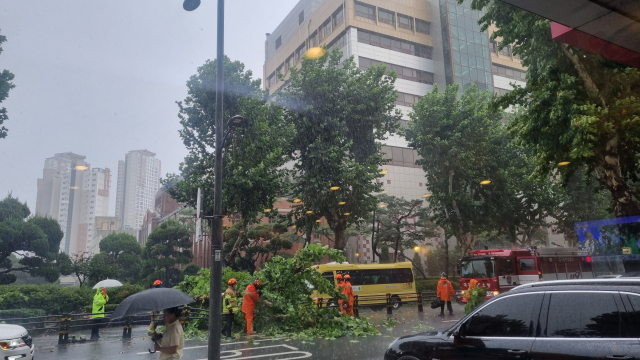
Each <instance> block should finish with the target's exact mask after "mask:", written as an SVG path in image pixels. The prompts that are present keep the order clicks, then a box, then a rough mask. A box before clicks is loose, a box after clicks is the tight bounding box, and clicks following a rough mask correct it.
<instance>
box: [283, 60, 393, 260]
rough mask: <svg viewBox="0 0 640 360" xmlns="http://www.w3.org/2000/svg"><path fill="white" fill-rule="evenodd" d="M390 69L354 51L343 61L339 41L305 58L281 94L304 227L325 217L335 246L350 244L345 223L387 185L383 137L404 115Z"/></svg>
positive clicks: (358, 216)
mask: <svg viewBox="0 0 640 360" xmlns="http://www.w3.org/2000/svg"><path fill="white" fill-rule="evenodd" d="M385 71H386V70H385V67H384V66H383V65H381V66H372V67H370V68H369V69H367V70H366V71H363V70H361V69H359V68H358V67H357V66H356V64H355V62H354V60H353V58H347V59H346V60H344V61H342V52H341V51H340V50H339V49H337V48H334V50H333V51H332V52H327V53H325V54H324V55H323V56H322V57H320V58H318V59H308V58H305V59H303V60H302V66H301V68H300V69H297V68H292V69H291V76H290V78H289V83H288V85H287V86H285V87H283V88H282V89H281V90H279V91H277V92H276V93H275V95H274V101H276V102H277V103H278V104H280V105H281V106H283V107H284V108H285V109H286V110H285V121H286V123H287V124H291V125H293V126H294V127H295V129H296V132H295V135H294V136H293V138H292V141H291V156H292V158H293V160H294V161H295V163H294V165H293V176H292V179H293V180H292V181H293V191H292V200H293V199H301V200H302V201H301V202H299V203H298V204H297V205H295V206H294V213H293V215H294V216H295V218H296V225H297V228H298V229H304V231H305V232H306V233H307V234H309V233H311V232H312V229H313V227H314V226H316V225H315V224H316V220H318V219H320V218H322V217H324V218H325V219H326V220H327V223H328V225H329V227H330V228H331V230H332V231H333V232H334V234H335V243H334V247H335V248H336V249H340V250H342V249H344V248H345V246H346V236H345V231H346V229H347V228H348V227H349V226H350V225H351V224H354V223H358V222H362V219H363V218H364V217H366V216H367V215H369V214H371V212H372V211H373V210H374V209H375V207H376V206H377V202H376V199H375V195H374V194H375V193H376V192H379V191H380V185H379V184H376V183H375V181H374V180H375V179H376V178H378V177H380V176H381V175H380V174H379V173H380V167H381V165H382V164H384V162H385V161H384V159H383V157H382V155H381V154H380V145H379V144H378V143H377V141H378V140H382V139H384V138H385V134H387V133H392V132H394V131H395V129H396V127H397V124H398V122H399V120H400V117H401V114H400V112H399V111H397V110H395V111H394V108H395V101H396V99H397V93H396V91H395V89H394V83H395V79H396V74H395V73H394V72H392V73H390V74H389V75H385ZM332 187H334V190H331V188H332ZM335 187H337V189H336V188H335ZM339 203H344V204H339ZM310 211H311V212H312V213H309V212H310ZM347 213H348V214H350V215H346V214H347Z"/></svg>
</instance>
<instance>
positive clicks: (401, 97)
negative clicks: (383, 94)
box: [396, 92, 420, 106]
mask: <svg viewBox="0 0 640 360" xmlns="http://www.w3.org/2000/svg"><path fill="white" fill-rule="evenodd" d="M418 100H420V96H418V95H413V94H407V93H401V92H399V93H398V100H396V105H402V106H412V105H413V104H415V103H417V102H418Z"/></svg>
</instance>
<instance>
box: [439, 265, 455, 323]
mask: <svg viewBox="0 0 640 360" xmlns="http://www.w3.org/2000/svg"><path fill="white" fill-rule="evenodd" d="M452 295H453V296H455V295H456V292H455V290H453V285H451V282H450V281H449V280H447V274H446V273H442V274H440V281H438V298H439V299H440V300H442V305H440V316H444V304H445V303H447V310H449V315H453V308H452V307H451V296H452Z"/></svg>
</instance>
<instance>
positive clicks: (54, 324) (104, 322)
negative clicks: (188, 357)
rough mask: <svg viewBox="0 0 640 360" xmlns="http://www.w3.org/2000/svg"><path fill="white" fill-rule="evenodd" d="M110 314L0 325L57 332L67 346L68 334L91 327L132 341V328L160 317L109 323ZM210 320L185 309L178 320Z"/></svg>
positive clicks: (51, 317)
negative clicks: (116, 331)
mask: <svg viewBox="0 0 640 360" xmlns="http://www.w3.org/2000/svg"><path fill="white" fill-rule="evenodd" d="M111 314H113V312H112V311H110V312H104V313H80V314H63V315H47V316H36V317H28V318H12V319H0V323H4V324H14V325H20V326H22V327H24V328H25V329H27V330H28V331H29V332H39V331H58V345H64V344H69V343H72V342H76V341H84V340H81V339H76V338H75V336H72V335H71V336H70V335H69V334H70V333H71V332H73V331H76V330H87V329H91V328H93V327H94V326H97V327H99V328H106V327H117V326H122V338H123V339H131V330H132V328H133V325H148V324H149V323H150V322H151V321H152V320H153V321H158V320H159V318H160V316H159V315H157V314H156V315H152V314H150V313H149V314H144V315H134V316H128V317H124V318H120V319H113V320H111V319H110V318H109V316H110V315H111ZM94 315H104V317H99V318H94V317H93V316H94ZM200 319H203V320H204V319H207V320H208V319H209V312H208V311H206V310H204V309H199V308H192V307H184V308H183V310H182V315H181V316H180V323H181V324H183V325H184V326H186V325H188V324H189V322H190V321H191V320H200ZM96 320H98V321H96Z"/></svg>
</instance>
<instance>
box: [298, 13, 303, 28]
mask: <svg viewBox="0 0 640 360" xmlns="http://www.w3.org/2000/svg"><path fill="white" fill-rule="evenodd" d="M303 21H304V10H302V11H301V12H300V15H298V25H300V24H302V22H303Z"/></svg>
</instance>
